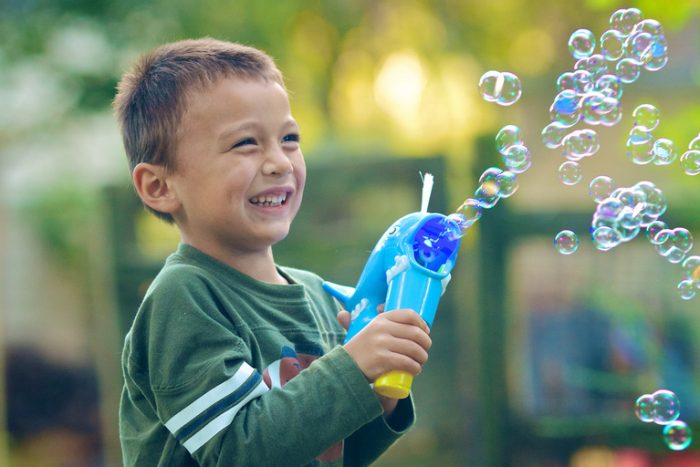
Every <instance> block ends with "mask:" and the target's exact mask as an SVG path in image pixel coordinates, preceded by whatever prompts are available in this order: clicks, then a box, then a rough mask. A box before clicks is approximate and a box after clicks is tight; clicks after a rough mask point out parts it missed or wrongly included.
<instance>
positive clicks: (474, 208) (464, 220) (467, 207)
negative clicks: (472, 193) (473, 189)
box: [447, 198, 483, 231]
mask: <svg viewBox="0 0 700 467" xmlns="http://www.w3.org/2000/svg"><path fill="white" fill-rule="evenodd" d="M482 211H483V208H482V206H481V204H480V203H479V201H477V200H475V199H473V198H467V199H466V200H465V201H464V203H462V204H461V205H460V206H459V207H458V208H457V210H456V211H455V212H454V213H452V214H450V215H449V216H447V217H449V218H450V219H452V220H453V221H455V222H456V223H457V225H458V226H459V227H460V228H461V229H462V230H463V231H464V230H467V229H468V228H469V227H471V226H472V225H473V224H474V223H475V222H476V221H478V220H479V219H480V218H481V213H482Z"/></svg>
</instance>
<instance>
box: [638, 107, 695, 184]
mask: <svg viewBox="0 0 700 467" xmlns="http://www.w3.org/2000/svg"><path fill="white" fill-rule="evenodd" d="M632 117H633V118H634V126H633V127H632V129H631V130H630V132H629V135H628V137H627V142H626V144H625V146H626V147H627V157H628V158H629V159H630V160H631V161H632V162H633V163H635V164H637V165H646V164H650V163H652V162H653V163H654V164H655V165H670V164H671V163H673V162H675V161H676V159H678V149H677V148H676V145H675V144H674V142H673V141H671V140H670V139H668V138H658V139H655V138H654V136H653V135H652V131H653V130H654V129H656V127H657V126H658V125H659V122H660V117H661V112H659V109H657V108H656V107H655V106H653V105H651V104H642V105H640V106H638V107H637V108H636V109H634V112H632ZM680 164H681V167H682V168H683V170H684V171H685V173H686V174H687V175H698V174H700V134H699V135H698V136H696V137H695V139H693V140H692V141H691V142H690V143H689V144H688V150H687V151H686V152H684V153H683V155H682V156H681V157H680Z"/></svg>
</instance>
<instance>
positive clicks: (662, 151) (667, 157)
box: [652, 138, 678, 165]
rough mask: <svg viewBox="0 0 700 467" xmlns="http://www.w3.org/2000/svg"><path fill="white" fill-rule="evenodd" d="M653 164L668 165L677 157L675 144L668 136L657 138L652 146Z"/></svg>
mask: <svg viewBox="0 0 700 467" xmlns="http://www.w3.org/2000/svg"><path fill="white" fill-rule="evenodd" d="M652 152H653V153H654V164H655V165H669V164H671V163H673V162H674V161H675V160H676V159H677V158H678V151H677V150H676V145H675V144H674V143H673V141H671V140H670V139H668V138H659V139H657V140H656V141H654V146H653V147H652Z"/></svg>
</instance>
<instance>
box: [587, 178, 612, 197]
mask: <svg viewBox="0 0 700 467" xmlns="http://www.w3.org/2000/svg"><path fill="white" fill-rule="evenodd" d="M615 188H617V186H616V185H615V182H614V181H613V179H612V178H610V177H608V176H607V175H599V176H598V177H595V178H594V179H593V180H591V183H589V184H588V194H589V195H590V196H591V198H593V201H595V202H596V203H600V202H601V201H603V200H604V199H605V198H608V197H609V196H610V195H611V194H612V192H613V191H614V190H615Z"/></svg>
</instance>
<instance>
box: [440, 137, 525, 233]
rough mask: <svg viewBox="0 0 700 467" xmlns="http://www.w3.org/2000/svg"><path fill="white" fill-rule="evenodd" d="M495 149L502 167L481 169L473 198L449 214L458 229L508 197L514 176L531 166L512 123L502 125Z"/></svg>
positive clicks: (513, 189)
mask: <svg viewBox="0 0 700 467" xmlns="http://www.w3.org/2000/svg"><path fill="white" fill-rule="evenodd" d="M496 149H497V150H498V152H499V153H500V154H501V158H502V160H503V165H504V166H505V168H506V169H505V170H503V169H501V168H499V167H489V168H487V169H486V170H484V172H483V173H482V174H481V176H480V177H479V186H478V188H477V189H476V190H475V191H474V195H473V197H470V198H467V199H466V200H465V201H464V202H463V203H462V204H461V205H460V206H459V207H458V208H457V210H456V211H455V212H454V213H452V214H450V216H449V217H450V218H451V219H453V220H454V221H455V222H457V224H458V225H459V226H460V228H461V229H462V231H464V230H466V229H468V228H469V227H471V226H472V225H473V224H474V223H475V222H476V221H478V220H479V218H481V215H482V213H483V210H484V209H490V208H492V207H494V206H495V205H496V203H498V201H499V200H500V199H502V198H508V197H510V196H512V195H513V194H514V193H515V192H516V190H517V189H518V175H519V174H521V173H523V172H525V171H526V170H527V169H529V168H530V166H531V165H532V158H531V156H530V150H529V149H528V148H527V146H525V143H524V142H523V139H522V137H521V132H520V128H518V127H517V126H515V125H506V126H504V127H503V128H501V130H500V131H499V132H498V133H497V134H496Z"/></svg>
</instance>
